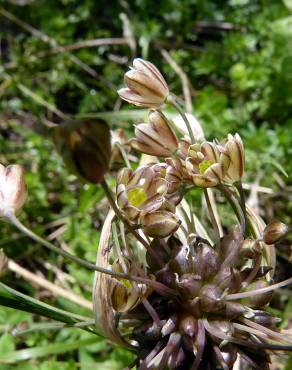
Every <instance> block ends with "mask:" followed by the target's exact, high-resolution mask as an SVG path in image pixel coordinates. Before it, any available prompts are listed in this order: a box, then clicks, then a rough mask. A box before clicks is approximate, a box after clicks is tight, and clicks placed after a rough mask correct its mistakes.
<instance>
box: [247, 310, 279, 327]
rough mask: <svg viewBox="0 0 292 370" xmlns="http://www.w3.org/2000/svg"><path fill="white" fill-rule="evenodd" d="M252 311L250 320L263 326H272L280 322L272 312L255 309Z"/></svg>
mask: <svg viewBox="0 0 292 370" xmlns="http://www.w3.org/2000/svg"><path fill="white" fill-rule="evenodd" d="M253 313H254V316H253V317H252V321H254V322H256V323H257V324H260V325H263V326H274V325H276V324H277V323H279V322H281V319H279V318H278V317H274V316H273V315H272V314H270V313H269V312H266V311H260V310H255V311H253Z"/></svg>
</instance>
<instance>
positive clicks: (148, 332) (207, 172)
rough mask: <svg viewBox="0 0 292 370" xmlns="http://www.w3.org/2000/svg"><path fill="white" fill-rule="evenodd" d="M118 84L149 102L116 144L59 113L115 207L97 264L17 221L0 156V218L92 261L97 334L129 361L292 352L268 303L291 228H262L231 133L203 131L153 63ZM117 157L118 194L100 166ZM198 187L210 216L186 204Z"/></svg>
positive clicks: (206, 361)
mask: <svg viewBox="0 0 292 370" xmlns="http://www.w3.org/2000/svg"><path fill="white" fill-rule="evenodd" d="M125 83H126V85H127V87H126V88H123V89H121V90H119V94H120V96H121V98H122V99H124V100H126V101H128V102H130V103H132V104H135V105H137V106H141V107H147V108H149V109H150V111H149V117H148V122H143V123H140V124H138V125H137V126H136V127H135V137H134V138H133V139H132V140H130V142H126V140H124V139H123V138H122V140H119V139H116V140H114V143H115V144H114V146H116V147H115V148H114V149H115V151H111V145H112V144H111V140H110V130H109V128H108V127H107V125H106V123H105V122H104V121H101V120H100V121H99V122H93V121H88V120H83V121H82V120H81V121H69V122H64V123H63V124H62V125H60V126H59V127H57V128H56V129H55V131H54V140H55V143H56V145H57V148H58V150H59V152H60V153H61V154H62V155H63V157H64V160H65V163H66V164H67V166H68V167H69V168H70V169H71V171H73V172H74V173H75V174H76V175H77V176H79V177H80V178H81V179H82V180H83V181H86V182H89V183H91V184H93V185H92V186H94V184H98V183H101V184H102V186H103V189H104V191H105V194H106V196H107V197H108V200H109V203H110V205H111V208H112V209H111V210H110V212H109V213H108V215H107V217H106V219H105V222H104V225H103V228H102V232H101V236H100V245H99V249H98V256H97V263H96V265H95V264H92V263H90V262H88V261H85V260H82V259H80V258H78V257H76V256H73V255H71V254H69V253H68V252H66V251H63V250H62V249H60V248H58V247H56V246H54V245H53V244H52V243H50V242H48V241H46V240H44V239H43V238H41V237H39V236H37V235H36V234H34V233H33V232H32V231H31V230H29V229H27V228H26V227H25V226H24V225H23V224H22V223H21V222H19V220H18V219H17V218H16V213H17V212H19V211H20V209H21V207H22V206H23V204H24V202H25V198H26V187H25V183H24V173H23V169H22V167H20V166H18V165H11V166H8V167H4V166H3V165H1V164H0V217H1V218H2V217H5V218H6V219H8V220H9V221H10V222H11V223H12V224H14V225H15V226H16V227H18V229H19V230H21V231H22V232H24V233H25V234H26V235H27V236H29V237H31V238H32V239H34V240H35V241H37V242H38V243H41V244H43V245H44V246H45V247H47V248H49V249H51V250H53V251H54V252H57V253H59V254H61V255H62V256H64V257H66V258H69V259H70V260H72V261H74V262H76V263H79V264H81V265H82V266H84V267H86V268H90V270H95V273H96V275H95V284H94V289H93V297H94V299H93V307H94V314H95V322H96V326H97V328H98V332H99V333H103V335H104V336H106V337H108V338H109V339H110V340H111V341H112V342H115V343H118V344H120V345H124V346H126V347H129V348H131V349H132V350H133V351H135V352H136V353H137V357H136V360H135V362H134V363H133V364H132V366H130V367H129V369H130V368H132V367H134V366H136V367H137V369H138V370H146V369H151V370H164V369H170V370H199V369H200V370H206V369H208V370H215V369H218V367H219V368H220V369H221V368H222V369H224V370H229V369H233V366H234V364H235V363H236V366H237V367H236V368H237V369H240V370H241V369H246V368H247V366H248V368H251V369H263V370H268V369H269V363H270V358H269V351H270V350H273V351H275V350H292V343H291V342H292V341H291V338H289V336H287V335H284V334H282V333H281V332H279V331H278V330H277V328H276V324H277V322H278V319H277V318H275V317H274V316H273V315H272V314H271V313H269V312H267V311H266V307H267V306H268V305H269V302H270V300H271V297H272V293H273V291H274V290H275V289H277V288H279V287H284V286H285V285H288V284H290V283H292V278H289V279H287V280H285V281H282V282H279V283H276V284H273V275H274V271H275V251H274V244H275V243H277V242H278V241H279V240H280V239H281V238H282V237H283V236H284V235H285V234H286V233H287V231H288V228H287V226H286V225H285V224H283V223H281V222H278V221H273V222H271V223H270V224H268V225H267V226H266V225H265V223H264V221H263V220H262V219H261V217H260V216H259V215H257V214H256V213H255V212H254V210H253V209H252V208H250V207H249V206H248V205H246V202H245V194H244V192H243V188H242V183H241V181H242V177H243V174H244V146H243V142H242V140H241V138H240V136H239V135H238V134H235V135H231V134H228V135H227V137H226V138H225V139H223V140H221V141H218V140H213V141H208V140H206V139H205V137H204V132H203V130H202V127H201V126H200V124H199V122H198V121H197V120H196V118H195V117H193V116H192V115H189V114H188V115H187V114H185V113H184V112H183V110H182V109H181V108H180V106H179V105H178V104H177V102H176V99H175V97H174V96H173V95H172V94H171V92H170V91H169V88H168V86H167V83H166V82H165V80H164V78H163V77H162V75H161V73H160V72H159V71H158V69H157V68H156V67H155V66H154V65H153V64H151V63H150V62H147V61H145V60H142V59H136V60H134V62H133V68H132V69H131V70H130V71H129V72H127V73H126V75H125ZM164 105H170V106H172V107H173V108H175V109H176V110H177V111H178V112H179V115H180V116H179V118H174V119H173V120H170V119H168V118H167V116H166V115H165V114H164V113H163V112H162V109H163V107H164ZM130 146H131V148H132V149H134V150H136V151H138V152H140V153H142V158H143V161H142V163H143V164H142V163H141V164H140V165H138V167H137V165H136V164H135V168H134V166H133V168H132V163H131V161H130V159H131V158H133V156H131V155H130V154H131V153H130V149H129V147H130ZM116 149H118V152H117V150H116ZM119 155H120V157H121V158H123V160H124V161H125V164H126V165H127V167H126V168H123V169H122V170H121V171H120V172H119V173H118V175H117V181H116V199H114V197H113V195H112V192H111V189H110V188H109V186H108V185H107V182H106V179H105V175H106V173H107V172H108V171H109V169H111V170H112V171H114V170H113V168H114V167H112V166H111V163H112V162H113V161H114V160H115V158H117V157H118V158H119ZM149 156H150V158H151V159H150V160H149ZM145 157H146V158H148V160H145ZM134 158H135V159H136V158H137V157H135V156H134ZM200 189H202V190H203V191H202V193H203V196H204V199H205V204H206V209H207V211H208V215H209V218H208V220H205V219H204V218H202V217H198V215H196V213H195V212H194V209H193V207H192V206H191V204H189V202H188V200H189V199H191V197H189V194H188V193H189V191H200ZM218 192H220V195H221V198H220V199H222V196H223V197H224V198H225V199H226V201H227V202H228V203H229V205H230V206H231V208H232V210H234V213H235V216H236V218H237V223H236V225H228V224H227V223H226V221H225V220H223V222H222V224H223V225H221V220H220V213H219V212H218V210H217V206H216V195H217V193H218ZM196 199H197V198H196ZM196 208H198V207H196ZM205 213H206V212H205ZM200 214H201V213H200ZM0 259H3V256H0ZM0 262H1V261H0ZM2 262H3V261H2ZM109 265H111V268H109Z"/></svg>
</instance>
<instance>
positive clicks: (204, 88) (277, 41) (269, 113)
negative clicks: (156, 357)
mask: <svg viewBox="0 0 292 370" xmlns="http://www.w3.org/2000/svg"><path fill="white" fill-rule="evenodd" d="M125 15H126V16H125ZM129 33H130V34H132V43H131V44H130V46H131V47H130V46H129V44H128V43H127V42H125V40H124V41H123V42H124V43H123V44H121V45H113V44H103V45H100V46H95V47H78V48H77V49H76V50H70V46H72V45H75V46H76V44H77V43H79V42H82V41H85V40H96V39H104V38H122V37H124V36H126V35H128V34H129ZM291 36H292V2H291V1H290V0H283V1H281V0H278V1H274V0H229V1H224V2H223V1H219V0H217V1H216V0H163V1H160V2H157V1H153V0H149V1H146V0H132V1H126V0H120V1H104V0H99V1H95V0H83V1H79V0H50V1H45V0H22V1H21V0H11V1H4V0H2V1H0V148H1V150H0V162H1V163H4V164H8V163H15V162H17V163H20V164H23V165H24V166H25V167H26V170H27V171H26V181H27V184H28V189H29V199H28V202H27V204H26V206H25V210H24V212H23V214H22V216H21V217H22V219H23V220H24V221H25V222H26V224H28V225H29V226H30V227H32V229H33V230H35V231H36V232H37V233H39V234H41V235H47V236H49V235H51V236H52V235H53V234H52V233H53V232H54V231H56V230H58V232H57V236H55V242H57V243H63V246H65V247H67V243H68V244H70V247H68V248H70V250H71V252H72V253H75V254H77V255H78V256H80V257H83V258H86V259H88V260H91V261H94V259H95V255H96V249H97V245H98V240H99V233H100V225H101V224H102V221H103V217H104V213H105V204H104V203H103V201H102V198H103V192H102V190H101V189H99V188H96V187H93V186H88V185H84V184H81V183H80V182H78V180H77V179H76V178H75V177H74V176H72V175H71V174H69V173H68V172H67V170H66V169H65V167H64V165H63V163H62V161H61V159H60V158H59V157H58V155H57V154H56V152H55V150H54V146H53V144H52V142H51V138H50V130H49V129H48V128H47V126H46V124H47V122H48V121H53V122H57V123H58V122H59V121H60V117H59V116H58V114H57V115H56V114H55V113H56V108H57V109H58V110H59V111H61V112H63V113H65V114H70V115H86V114H89V113H90V114H91V113H92V114H93V115H94V114H97V113H100V112H105V111H108V112H110V111H112V110H113V109H115V110H119V108H120V104H121V103H120V101H119V100H118V97H117V94H116V89H117V88H119V87H120V86H121V85H122V81H123V74H124V72H125V71H126V69H127V66H128V65H129V64H130V63H131V59H132V58H133V57H134V56H142V57H143V58H146V59H148V60H151V61H152V62H153V63H154V64H156V65H157V67H158V68H159V69H160V70H161V71H162V72H163V74H164V75H165V76H166V79H167V81H168V83H169V86H170V88H171V90H172V91H173V92H175V93H176V94H177V95H178V96H179V97H180V98H183V95H182V86H181V80H180V78H179V77H178V76H177V74H176V73H175V72H174V70H173V69H172V67H171V66H170V65H168V64H167V63H166V61H165V60H164V59H163V57H162V55H161V49H162V48H164V49H166V50H167V51H168V52H170V54H171V57H172V58H173V60H175V61H176V63H177V64H178V65H179V66H180V67H181V68H182V69H183V71H184V72H185V73H186V74H187V75H188V78H189V82H190V91H191V96H192V100H193V111H194V113H195V115H196V116H197V117H198V118H199V120H200V122H201V123H202V125H203V128H204V130H205V132H206V133H207V136H209V137H213V136H216V137H218V138H219V139H220V138H222V137H223V136H224V135H226V134H227V133H228V132H240V134H241V136H242V137H243V140H244V142H245V146H246V177H245V181H246V182H248V183H254V182H257V181H259V183H260V185H262V186H266V187H268V188H271V189H272V190H273V194H272V195H270V194H261V195H260V197H259V201H260V204H261V206H262V207H263V209H264V210H265V214H266V216H267V218H268V219H272V218H280V219H282V220H283V221H285V222H287V223H291V218H290V217H291V212H292V202H291V186H292V184H291V178H290V177H286V176H285V174H284V173H283V172H284V171H283V169H284V170H285V171H286V172H287V173H288V174H289V175H290V174H291V170H292V161H291V155H292V149H291V148H292V135H291V130H292V116H291V113H292V41H291V40H292V38H291ZM68 46H69V47H68ZM79 46H80V45H79ZM60 47H65V49H62V48H60ZM66 47H67V49H66ZM66 50H69V51H66ZM48 104H49V105H50V107H49V108H50V109H48ZM52 107H55V108H54V109H53V110H55V113H52V109H51V108H52ZM121 109H122V110H128V109H131V107H129V106H128V105H127V104H124V103H123V104H122V106H121ZM57 113H58V111H57ZM117 117H119V116H117ZM110 123H111V124H112V127H113V128H114V127H116V126H121V125H123V127H126V129H127V130H128V132H129V133H130V134H131V124H129V122H128V121H127V119H125V117H122V118H120V120H119V118H117V119H115V120H113V121H110ZM195 197H196V196H195ZM289 200H290V202H289ZM0 235H1V239H0V247H1V248H4V250H5V253H6V254H7V255H8V256H11V257H13V258H15V259H16V261H18V262H19V263H21V264H22V265H24V266H25V267H26V268H28V269H30V270H32V271H36V270H37V271H38V273H40V274H42V275H43V276H45V277H46V278H47V279H48V280H51V281H57V283H60V281H59V279H60V277H58V273H59V275H60V272H61V273H64V277H63V280H62V284H63V286H64V287H65V288H66V289H68V290H72V291H74V292H75V293H77V294H80V295H83V296H84V297H86V298H88V299H90V297H91V287H92V280H93V274H92V273H88V272H87V271H84V269H81V268H80V267H78V266H76V265H74V264H72V263H70V264H69V263H67V262H66V261H63V260H62V259H59V258H57V257H56V256H55V255H53V254H52V253H49V252H48V251H45V250H43V249H42V248H39V247H38V246H37V245H36V244H34V243H32V242H30V241H29V240H28V239H27V238H25V237H23V236H22V235H20V234H19V233H18V232H17V231H15V230H14V229H13V228H12V227H11V226H10V225H8V224H4V223H1V227H0ZM56 266H57V270H56V269H55V267H56ZM2 279H3V281H4V282H6V283H7V284H8V285H10V286H13V287H14V288H15V289H18V290H21V291H22V292H24V293H26V294H29V295H32V296H34V295H36V296H38V297H39V298H41V299H43V300H45V301H48V302H51V303H53V304H54V305H57V306H58V307H60V308H63V309H68V310H71V311H72V312H77V313H79V314H84V315H88V312H86V309H84V310H83V309H80V307H78V306H76V305H74V304H71V303H68V302H67V301H66V300H64V299H61V298H57V299H54V298H52V297H50V296H48V297H46V296H43V297H42V295H41V293H42V292H39V290H38V289H36V288H35V287H32V286H31V285H30V284H28V283H27V282H25V281H23V280H21V279H20V280H16V279H14V277H13V275H12V274H9V273H7V274H6V275H5V276H4V277H2ZM284 303H285V300H284ZM284 303H283V304H284ZM83 311H84V312H83ZM39 320H40V318H38V317H33V318H32V316H31V315H29V314H26V313H22V312H17V311H13V310H11V309H4V308H1V310H0V329H1V333H2V336H1V337H0V353H5V352H10V351H14V350H15V349H18V350H20V349H22V348H26V347H31V348H34V347H37V348H38V347H40V346H49V345H52V343H59V344H60V346H61V344H68V343H72V347H71V350H70V348H67V350H68V351H69V350H70V351H69V352H66V353H67V354H66V353H65V352H64V353H63V352H62V351H60V352H58V351H57V352H54V348H52V349H51V352H50V348H51V347H49V349H48V353H47V354H46V355H42V356H40V357H38V356H36V357H35V358H34V360H30V361H25V363H23V362H20V364H19V365H13V366H14V367H13V368H15V369H18V368H19V369H42V370H54V369H61V370H62V369H64V370H65V369H69V368H70V369H75V368H76V369H77V368H81V369H90V368H91V364H93V363H94V367H92V368H93V369H111V370H114V369H117V370H118V369H121V368H122V367H123V366H125V365H126V364H127V363H128V362H129V361H130V358H131V355H130V354H128V353H127V352H125V351H123V350H121V349H118V348H115V349H113V348H112V347H110V346H109V345H108V344H106V343H105V342H104V340H102V339H98V340H97V342H96V343H95V344H93V345H91V346H84V347H80V348H79V347H78V341H82V340H87V339H88V338H91V336H90V334H88V333H83V332H81V331H80V330H76V329H66V330H62V331H59V332H56V331H48V332H35V333H30V334H27V335H24V336H21V337H18V336H16V337H13V336H12V335H11V334H10V332H11V328H12V327H13V326H15V325H20V324H21V323H24V322H25V323H26V324H32V323H33V322H38V321H39ZM74 343H75V344H76V343H77V344H76V347H74ZM69 347H70V346H69ZM61 352H62V353H61ZM78 364H81V365H78ZM10 366H11V365H4V364H3V365H1V369H2V368H3V369H6V368H7V369H9V368H10ZM79 366H80V367H79ZM287 366H289V365H287ZM287 366H286V368H287V369H288V367H287Z"/></svg>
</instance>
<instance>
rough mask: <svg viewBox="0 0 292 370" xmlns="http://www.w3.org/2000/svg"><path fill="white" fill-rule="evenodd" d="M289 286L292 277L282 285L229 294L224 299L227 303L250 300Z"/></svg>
mask: <svg viewBox="0 0 292 370" xmlns="http://www.w3.org/2000/svg"><path fill="white" fill-rule="evenodd" d="M289 284H292V277H291V278H289V279H287V280H284V281H281V282H280V283H276V284H273V285H269V286H267V287H264V288H259V289H254V290H248V291H246V292H242V293H234V294H227V295H226V296H225V297H224V299H225V300H226V301H233V300H236V299H242V298H248V297H252V296H255V295H258V294H263V293H267V292H271V291H273V290H275V289H279V288H282V287H283V286H286V285H289Z"/></svg>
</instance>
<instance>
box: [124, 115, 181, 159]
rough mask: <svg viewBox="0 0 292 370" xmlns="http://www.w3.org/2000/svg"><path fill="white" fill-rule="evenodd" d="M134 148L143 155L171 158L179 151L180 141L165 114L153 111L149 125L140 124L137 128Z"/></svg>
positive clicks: (133, 141) (133, 142) (133, 143)
mask: <svg viewBox="0 0 292 370" xmlns="http://www.w3.org/2000/svg"><path fill="white" fill-rule="evenodd" d="M131 143H132V147H133V148H134V149H135V150H137V151H139V152H142V153H145V154H149V155H153V156H157V157H171V156H172V155H174V154H175V152H176V150H177V149H178V140H177V137H176V135H175V133H174V132H173V130H172V128H171V127H170V124H169V122H168V120H167V118H166V117H165V115H164V114H163V113H161V112H160V111H158V110H152V111H150V113H149V123H140V124H139V125H137V126H136V127H135V139H133V140H132V142H131Z"/></svg>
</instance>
